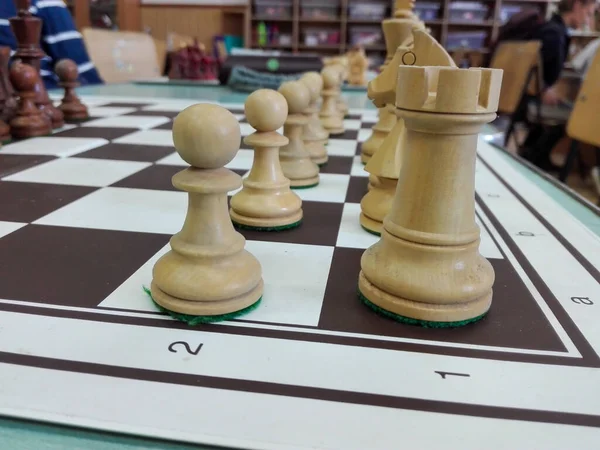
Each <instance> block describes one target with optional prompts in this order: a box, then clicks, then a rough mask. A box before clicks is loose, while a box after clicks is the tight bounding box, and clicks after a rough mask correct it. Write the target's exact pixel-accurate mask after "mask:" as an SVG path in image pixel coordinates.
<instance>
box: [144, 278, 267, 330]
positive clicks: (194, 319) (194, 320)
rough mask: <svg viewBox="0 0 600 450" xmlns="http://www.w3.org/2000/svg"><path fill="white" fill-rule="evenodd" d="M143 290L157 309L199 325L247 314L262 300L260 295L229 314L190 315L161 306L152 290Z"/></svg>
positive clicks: (180, 319)
mask: <svg viewBox="0 0 600 450" xmlns="http://www.w3.org/2000/svg"><path fill="white" fill-rule="evenodd" d="M144 291H145V292H146V294H148V296H149V297H150V299H151V300H152V302H153V303H154V305H155V306H156V307H157V308H158V309H159V310H161V311H162V312H164V313H167V314H168V315H169V316H171V317H172V318H174V319H177V320H179V321H181V322H185V323H187V324H188V325H190V326H196V325H200V324H203V323H216V322H223V321H226V320H231V319H235V318H237V317H240V316H243V315H245V314H248V313H249V312H251V311H254V310H255V309H256V308H258V305H259V304H260V302H261V300H262V297H261V298H259V299H258V301H256V302H255V303H253V304H252V305H250V306H248V307H247V308H244V309H241V310H239V311H234V312H232V313H229V314H220V315H214V316H192V315H188V314H181V313H178V312H175V311H171V310H169V309H167V308H165V307H163V306H161V305H160V304H158V303H156V301H155V300H154V297H153V296H152V291H151V290H150V289H148V288H146V287H144Z"/></svg>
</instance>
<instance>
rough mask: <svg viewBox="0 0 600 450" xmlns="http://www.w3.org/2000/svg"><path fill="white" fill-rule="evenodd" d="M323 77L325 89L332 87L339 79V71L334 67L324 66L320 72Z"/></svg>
mask: <svg viewBox="0 0 600 450" xmlns="http://www.w3.org/2000/svg"><path fill="white" fill-rule="evenodd" d="M321 76H322V77H323V87H324V88H325V89H332V88H334V87H335V86H336V85H337V84H338V83H339V81H340V73H339V72H338V71H337V70H336V69H335V68H334V67H326V68H325V69H323V71H322V72H321Z"/></svg>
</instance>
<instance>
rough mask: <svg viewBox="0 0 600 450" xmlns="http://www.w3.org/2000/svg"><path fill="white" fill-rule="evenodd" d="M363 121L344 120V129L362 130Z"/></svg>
mask: <svg viewBox="0 0 600 450" xmlns="http://www.w3.org/2000/svg"><path fill="white" fill-rule="evenodd" d="M361 123H362V121H360V120H355V119H344V128H345V129H346V130H360V127H361Z"/></svg>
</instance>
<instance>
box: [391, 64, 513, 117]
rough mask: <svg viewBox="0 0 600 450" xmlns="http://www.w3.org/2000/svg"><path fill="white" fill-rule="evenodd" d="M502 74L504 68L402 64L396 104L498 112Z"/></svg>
mask: <svg viewBox="0 0 600 450" xmlns="http://www.w3.org/2000/svg"><path fill="white" fill-rule="evenodd" d="M502 74H503V71H502V70H501V69H485V68H470V69H459V68H456V67H437V66H425V67H420V66H400V67H399V68H398V78H397V83H398V84H397V89H396V107H397V108H401V109H409V110H414V111H424V112H440V113H462V114H485V113H495V112H496V111H497V109H498V101H499V97H500V87H501V85H502Z"/></svg>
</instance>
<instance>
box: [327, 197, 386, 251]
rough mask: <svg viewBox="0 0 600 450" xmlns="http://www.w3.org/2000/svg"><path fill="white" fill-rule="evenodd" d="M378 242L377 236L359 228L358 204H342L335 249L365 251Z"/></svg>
mask: <svg viewBox="0 0 600 450" xmlns="http://www.w3.org/2000/svg"><path fill="white" fill-rule="evenodd" d="M377 241H379V236H376V235H374V234H372V233H369V232H368V231H366V230H365V229H364V228H363V227H361V226H360V203H346V204H344V211H343V212H342V222H341V224H340V231H339V234H338V239H337V242H336V244H335V245H336V247H347V248H361V249H367V248H369V247H370V246H371V245H373V244H375V243H376V242H377Z"/></svg>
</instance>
